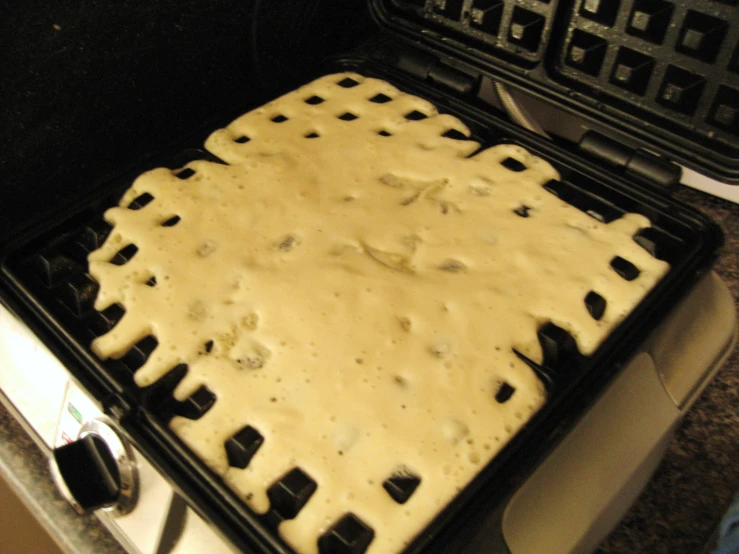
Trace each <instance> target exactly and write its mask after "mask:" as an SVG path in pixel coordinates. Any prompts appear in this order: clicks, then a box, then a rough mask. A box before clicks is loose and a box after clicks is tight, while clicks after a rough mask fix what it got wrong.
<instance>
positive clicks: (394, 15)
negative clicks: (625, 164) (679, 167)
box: [380, 0, 739, 181]
mask: <svg viewBox="0 0 739 554" xmlns="http://www.w3.org/2000/svg"><path fill="white" fill-rule="evenodd" d="M380 3H381V5H382V8H381V9H380V13H381V14H384V19H385V23H387V24H389V25H390V26H396V27H397V25H400V26H401V27H403V26H404V29H403V31H401V32H403V33H407V31H408V30H411V32H412V30H413V29H414V28H415V29H417V28H418V27H419V26H420V27H423V28H424V31H423V33H422V34H424V35H425V36H427V37H435V39H436V40H437V41H438V42H437V45H438V44H442V45H444V47H445V48H447V49H456V50H457V51H459V52H462V53H463V54H462V56H463V57H464V56H468V58H469V59H470V60H471V62H472V63H473V64H476V65H481V66H483V67H485V69H486V70H487V69H488V68H493V71H492V73H493V74H495V73H496V72H497V70H499V69H502V70H504V71H505V72H506V73H508V74H509V75H518V78H519V79H520V78H523V79H525V81H521V82H520V84H522V85H523V86H526V87H530V88H534V89H535V90H536V91H538V92H539V93H542V94H544V95H550V96H551V95H552V94H554V95H557V97H558V98H557V99H555V100H556V101H561V100H564V101H565V102H575V103H576V104H577V105H579V106H581V107H585V108H586V109H587V110H589V111H590V113H591V114H593V115H595V117H598V118H600V117H607V118H608V119H609V120H610V121H611V122H612V123H613V124H615V125H618V126H620V127H622V131H625V132H626V133H628V134H631V131H632V130H636V131H637V132H639V133H641V134H642V136H645V135H646V134H651V136H650V137H649V138H647V139H646V140H647V141H648V142H650V143H652V144H655V140H653V139H654V138H655V135H659V136H657V139H658V140H659V141H661V144H662V145H663V146H664V148H666V149H668V150H670V151H672V152H675V153H676V155H675V156H670V157H674V158H676V159H678V160H681V161H687V162H688V165H691V164H690V162H691V161H692V162H694V164H695V162H696V160H698V162H699V163H698V164H696V165H700V167H698V168H697V169H703V168H704V166H707V167H708V169H707V170H704V172H706V171H707V172H708V173H711V172H712V171H714V170H715V169H716V166H717V165H721V166H722V167H729V168H730V169H729V170H728V174H729V175H728V176H727V177H726V178H727V179H728V180H734V181H737V180H739V0H691V1H690V2H685V1H683V2H681V1H679V0H569V1H568V0H549V1H544V0H384V1H383V0H380ZM383 10H384V11H383ZM399 21H400V22H402V23H399ZM514 80H516V78H515V77H514ZM722 164H723V165H722ZM714 173H716V172H715V171H714ZM718 176H719V177H723V176H724V175H723V173H722V174H721V175H718Z"/></svg>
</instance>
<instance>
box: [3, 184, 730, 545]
mask: <svg viewBox="0 0 739 554" xmlns="http://www.w3.org/2000/svg"><path fill="white" fill-rule="evenodd" d="M676 196H677V198H679V199H681V200H682V201H684V202H687V203H688V204H692V205H693V206H695V207H697V208H698V209H700V210H701V211H703V212H705V213H706V214H708V215H709V216H710V217H712V218H713V219H714V220H715V221H717V222H718V223H719V224H720V225H721V226H722V228H723V229H724V232H725V233H726V245H725V247H724V249H723V251H722V253H721V256H720V257H719V259H718V261H717V263H716V265H715V270H716V272H717V273H718V274H719V275H720V276H721V277H722V278H723V280H724V281H725V282H726V283H727V284H728V286H729V288H730V289H731V292H732V294H733V296H734V298H739V206H737V205H734V204H731V203H730V202H726V201H723V200H719V199H716V198H713V197H710V196H707V195H705V194H702V193H699V192H696V191H693V190H690V189H686V188H683V189H681V190H679V191H678V193H677V194H676ZM738 408H739V351H737V352H734V354H733V355H732V356H731V358H730V359H729V360H728V362H727V363H726V365H725V366H724V367H723V368H722V369H721V371H720V372H719V373H718V374H717V375H716V377H715V379H714V380H713V382H712V383H711V384H710V385H709V386H708V388H707V389H706V390H705V392H704V393H703V395H702V396H701V398H700V399H699V400H698V402H697V403H696V404H695V405H694V407H693V408H692V409H691V411H690V412H689V413H688V415H687V416H686V418H685V420H684V422H683V424H682V426H681V427H680V429H679V430H678V432H677V434H676V436H675V438H674V440H673V441H672V444H671V446H670V448H669V450H668V452H667V455H666V457H665V459H664V461H663V463H662V464H661V466H660V467H659V469H658V470H657V473H656V474H655V476H654V478H653V479H652V481H651V482H650V483H649V484H648V485H647V488H646V489H645V491H644V493H643V494H642V495H641V497H640V498H639V500H638V501H637V503H636V504H635V505H634V506H633V507H632V509H631V510H630V511H629V512H628V514H627V515H626V517H625V519H624V521H623V522H622V523H621V524H620V525H619V527H617V528H616V529H615V530H614V532H613V533H612V534H611V536H610V537H609V538H608V539H607V540H606V541H605V543H604V544H603V545H602V547H601V549H600V554H615V553H642V552H644V553H650V554H659V553H663V552H664V553H670V554H681V553H696V552H700V551H701V549H702V548H703V547H704V546H705V544H706V543H707V541H708V540H709V538H710V536H711V533H712V531H713V530H714V528H715V526H716V524H717V523H718V521H719V519H720V518H721V516H722V514H723V513H724V511H725V510H726V508H727V507H728V505H729V502H730V500H731V498H732V496H733V495H734V493H735V492H736V491H739V410H738ZM0 475H2V476H3V477H5V478H6V479H8V480H9V481H10V482H11V485H12V486H13V487H14V488H15V489H17V490H19V492H20V494H21V496H22V497H23V499H24V501H25V502H26V504H27V505H29V506H31V507H32V509H33V510H34V511H35V512H36V513H37V514H39V517H40V519H41V521H42V524H43V525H44V527H46V528H47V529H48V530H50V531H51V532H52V533H53V534H54V535H55V538H56V539H57V541H58V542H60V544H61V545H62V546H63V547H64V549H65V550H66V551H68V552H80V553H86V552H91V553H92V552H95V553H119V552H121V548H120V547H119V546H118V544H117V543H116V542H115V541H114V540H113V538H112V537H111V536H110V534H109V533H108V532H107V531H106V530H105V529H104V528H103V527H102V525H101V524H100V523H99V522H98V520H97V519H96V518H95V517H93V516H88V517H84V518H81V517H79V516H77V515H76V514H74V512H73V511H72V510H71V508H69V507H68V506H67V504H66V503H65V502H64V500H62V498H61V497H60V496H59V494H58V493H57V491H56V489H55V488H54V486H53V484H52V482H51V478H50V476H49V472H48V469H47V462H46V460H45V458H44V456H43V455H42V453H41V451H40V450H39V449H38V447H37V446H36V445H35V443H33V441H32V440H31V439H30V438H29V437H28V435H27V434H26V433H25V432H24V430H23V429H22V428H21V427H20V426H19V425H18V423H17V422H16V421H14V419H13V418H12V416H11V415H10V414H9V413H8V412H7V411H6V410H5V408H4V407H3V406H2V405H1V404H0Z"/></svg>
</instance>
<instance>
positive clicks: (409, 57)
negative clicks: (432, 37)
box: [396, 51, 480, 96]
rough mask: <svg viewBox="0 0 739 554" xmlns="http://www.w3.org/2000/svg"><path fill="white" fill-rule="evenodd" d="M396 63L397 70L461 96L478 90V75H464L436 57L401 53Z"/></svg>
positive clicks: (415, 52) (463, 72)
mask: <svg viewBox="0 0 739 554" xmlns="http://www.w3.org/2000/svg"><path fill="white" fill-rule="evenodd" d="M396 63H397V67H398V69H401V70H402V71H405V72H406V73H409V74H411V75H413V76H414V77H416V78H418V79H420V80H422V81H428V82H430V83H433V84H436V85H441V86H442V87H444V88H446V89H449V90H451V91H452V92H454V93H456V94H458V95H461V96H467V95H470V94H473V95H476V94H477V90H478V89H479V88H480V75H479V73H475V74H470V73H466V72H465V71H463V70H461V69H460V68H458V67H455V66H452V65H450V64H448V63H444V62H443V61H441V60H440V59H439V58H437V57H436V56H432V55H431V54H426V53H425V52H419V51H408V52H401V53H400V54H399V55H398V57H397V61H396Z"/></svg>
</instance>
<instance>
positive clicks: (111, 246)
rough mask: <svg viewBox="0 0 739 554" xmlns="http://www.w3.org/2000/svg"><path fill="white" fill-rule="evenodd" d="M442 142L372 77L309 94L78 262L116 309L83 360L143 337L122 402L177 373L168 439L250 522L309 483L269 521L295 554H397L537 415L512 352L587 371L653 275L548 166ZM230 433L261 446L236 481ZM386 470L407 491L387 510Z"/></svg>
mask: <svg viewBox="0 0 739 554" xmlns="http://www.w3.org/2000/svg"><path fill="white" fill-rule="evenodd" d="M450 130H453V131H454V132H456V133H457V134H459V133H461V134H462V135H465V136H469V134H470V133H469V130H468V129H467V128H466V127H465V125H464V124H462V123H461V122H460V121H459V120H458V119H456V118H454V117H451V116H449V115H440V114H439V113H438V112H437V110H436V108H435V107H434V106H433V105H431V104H429V103H428V102H426V101H424V100H422V99H420V98H417V97H414V96H411V95H408V94H404V93H402V92H400V91H398V90H397V89H396V88H394V87H393V86H392V85H390V84H388V83H386V82H384V81H380V80H376V79H369V78H364V77H362V76H360V75H356V74H342V75H330V76H326V77H323V78H321V79H319V80H317V81H314V82H313V83H311V84H309V85H307V86H305V87H303V88H300V89H298V90H296V91H293V92H291V93H289V94H287V95H285V96H283V97H282V98H279V99H278V100H275V101H274V102H271V103H270V104H267V105H265V106H264V107H262V108H259V109H257V110H254V111H252V112H250V113H248V114H246V115H244V116H242V117H240V118H239V119H237V120H236V121H234V122H233V123H231V124H230V125H229V126H228V127H227V128H225V129H221V130H219V131H216V132H215V133H214V134H213V135H212V136H211V137H210V138H209V139H208V141H207V143H206V147H207V149H208V150H209V151H210V152H212V153H213V154H215V155H216V156H218V157H219V158H221V159H222V160H224V161H225V162H227V164H228V165H223V164H216V163H211V162H206V161H197V162H192V163H190V164H188V166H187V169H188V171H186V172H185V173H180V172H177V171H170V170H168V169H155V170H153V171H150V172H148V173H145V174H143V175H141V176H140V177H139V178H138V179H137V180H136V181H135V183H134V184H133V186H132V187H131V189H130V190H129V191H128V192H127V193H126V194H125V195H124V197H123V198H122V200H121V203H120V207H117V208H113V209H111V210H109V211H108V212H107V213H106V215H105V217H106V219H107V220H108V221H109V222H110V223H111V224H113V225H114V229H113V231H112V233H111V235H110V237H109V238H108V240H107V241H106V243H105V244H104V245H103V247H102V248H100V249H99V250H97V251H95V252H93V253H92V254H91V255H90V258H89V260H90V272H91V274H92V275H93V276H94V278H95V279H96V280H97V281H98V282H99V283H100V285H101V288H100V293H99V296H98V298H97V301H96V304H95V307H96V308H97V309H99V310H102V309H104V308H106V307H107V306H109V305H111V304H113V303H120V304H121V305H122V306H123V307H124V308H125V310H126V313H125V315H124V316H123V318H122V320H121V321H120V322H119V323H118V325H117V326H116V327H114V328H113V330H112V331H110V332H109V333H107V334H106V335H103V336H102V337H100V338H98V339H97V340H95V341H94V342H93V345H92V347H93V350H94V351H95V352H96V353H97V354H98V355H99V356H100V357H101V358H108V357H113V358H116V357H120V356H122V355H124V354H125V353H126V352H127V351H128V350H129V349H130V348H131V346H132V345H133V344H135V343H136V342H137V341H139V340H141V339H142V338H144V337H146V336H148V335H153V336H154V337H156V339H157V340H158V346H157V348H156V349H155V350H154V351H153V353H152V354H151V356H150V357H149V359H148V361H147V362H146V363H145V365H144V366H143V367H141V368H140V369H139V370H138V371H137V372H136V375H135V379H136V382H137V383H138V384H139V385H140V386H146V385H150V384H151V383H153V382H155V381H156V380H157V379H159V378H160V377H162V376H163V375H164V374H166V373H167V372H168V371H169V370H170V369H171V368H173V367H174V366H176V365H178V364H181V363H185V364H187V365H188V373H187V375H186V377H185V378H184V380H183V381H182V382H181V383H180V385H179V386H178V388H177V390H176V391H175V396H176V397H177V398H178V399H184V398H187V397H188V396H189V395H190V394H192V393H193V392H194V391H195V390H197V389H198V388H199V387H201V386H202V385H205V386H206V387H207V388H208V389H209V390H210V391H212V392H213V393H214V394H215V396H216V398H217V400H216V402H215V404H214V405H213V407H212V408H211V409H210V410H209V411H208V412H207V413H206V414H205V415H204V416H203V417H201V418H200V419H197V420H189V419H185V418H175V419H173V420H172V422H171V427H172V429H173V430H174V432H175V433H176V434H177V435H178V436H179V437H180V438H181V439H182V440H183V441H184V442H185V443H186V444H187V445H189V447H190V448H192V450H193V451H195V452H196V453H197V454H198V455H199V456H200V457H201V458H202V459H203V460H204V461H205V462H206V463H207V464H208V465H209V466H210V468H211V469H212V470H213V471H215V472H216V473H218V474H219V475H221V476H222V477H223V479H224V480H225V482H226V483H228V485H229V486H231V487H232V488H233V490H234V491H236V492H237V493H238V494H239V495H240V496H241V497H242V498H243V499H244V501H245V502H246V503H247V504H248V505H249V506H250V507H251V508H253V509H254V510H255V511H256V512H259V513H263V512H266V511H267V510H268V509H269V504H270V502H269V499H268V497H267V492H266V491H267V489H268V488H269V487H270V486H272V485H273V484H274V483H275V482H276V481H278V480H279V479H280V478H281V477H283V476H284V475H285V474H287V473H288V472H289V471H290V470H292V469H293V468H296V467H298V468H300V469H301V470H302V471H303V472H304V474H305V475H307V476H308V477H309V478H310V479H311V480H313V481H314V482H315V483H316V485H317V487H316V489H315V491H314V492H313V493H312V494H311V495H310V497H309V499H308V501H307V503H306V504H305V505H304V507H303V508H302V509H301V510H300V511H299V513H298V514H297V516H296V517H294V518H293V519H290V520H286V521H284V522H283V523H282V524H280V526H279V532H280V535H281V536H282V537H283V538H284V540H285V541H287V543H289V544H290V545H291V546H292V547H293V548H294V549H295V550H296V551H298V552H301V553H313V552H317V551H318V539H319V537H320V536H321V535H322V534H324V533H325V532H326V531H327V530H329V529H331V528H332V527H334V525H335V524H336V523H337V522H339V521H340V520H341V518H342V517H344V516H345V515H346V514H348V513H351V514H353V516H354V517H355V518H356V520H357V521H360V522H362V523H363V525H366V526H367V527H368V528H370V529H371V530H372V532H373V535H372V537H373V538H372V541H371V543H370V546H369V549H368V552H374V553H387V552H397V551H400V550H402V549H403V548H404V546H405V545H407V544H408V543H409V542H410V541H411V540H412V539H413V537H414V536H415V535H416V534H417V533H419V532H420V531H421V530H422V529H423V528H424V527H425V526H426V525H427V524H428V523H429V522H430V521H431V519H433V518H434V516H435V515H437V514H438V513H439V511H440V510H442V508H443V507H444V506H445V505H446V504H448V503H449V502H450V501H451V500H452V498H454V496H455V495H456V494H457V493H458V491H460V490H461V489H462V488H464V487H465V486H466V485H467V484H468V483H469V482H470V480H471V479H472V478H473V477H474V476H475V475H476V474H477V473H478V472H479V471H480V470H481V469H482V468H483V467H485V465H486V464H487V463H488V462H490V460H491V459H492V458H493V457H494V456H495V455H496V453H497V452H499V451H500V449H501V448H502V447H503V446H504V445H505V444H506V443H507V442H508V441H509V439H510V438H511V437H512V436H513V435H515V434H516V432H518V431H519V430H520V429H521V428H522V426H524V425H525V424H526V422H527V421H528V420H529V419H530V418H531V417H532V415H533V414H534V413H535V412H536V411H537V410H538V409H539V408H540V407H541V406H542V405H543V403H544V402H545V401H546V392H545V389H544V387H543V385H542V383H541V382H540V381H539V379H538V378H537V376H536V375H535V373H534V372H533V371H532V370H531V369H530V368H529V367H528V366H527V365H525V364H524V363H522V362H521V361H520V360H519V358H518V357H517V356H516V355H515V354H514V352H513V351H514V349H516V350H518V351H520V352H522V353H523V354H525V355H527V356H528V357H530V358H531V359H533V360H541V356H542V354H541V349H540V347H539V345H538V342H537V339H536V331H537V329H538V328H539V327H540V326H542V325H543V324H544V323H546V322H553V323H555V324H556V325H558V326H560V327H562V328H564V329H566V330H568V331H569V332H570V333H571V334H572V335H573V336H574V337H575V339H576V341H577V344H578V347H579V348H580V350H581V352H583V353H585V354H588V353H591V352H593V351H594V350H595V349H596V348H597V347H598V345H599V344H600V343H601V342H602V340H603V339H604V338H605V337H606V336H607V335H608V334H609V333H610V332H611V330H612V329H613V328H614V326H616V325H617V324H618V323H619V321H621V320H622V319H623V318H624V316H625V315H626V314H628V313H629V311H630V310H631V309H632V308H633V307H634V306H635V305H636V304H637V303H638V302H639V301H640V299H641V298H642V297H643V296H644V295H645V294H646V292H647V291H648V290H649V289H650V288H651V287H653V285H654V284H655V283H656V282H657V280H658V279H659V278H660V277H661V276H662V275H663V274H664V273H665V271H666V269H667V265H666V264H665V263H664V262H661V261H658V260H656V259H654V258H653V257H651V256H650V255H649V254H648V253H647V252H646V251H645V250H643V249H642V248H641V247H640V246H638V245H637V244H636V243H635V242H634V241H633V239H632V236H633V235H634V234H635V233H636V232H637V231H638V230H639V229H641V228H643V227H647V226H649V221H648V220H647V219H646V218H644V217H642V216H639V215H635V214H626V215H624V216H623V217H621V218H619V219H617V220H615V221H613V222H611V223H609V224H605V223H601V222H600V221H598V220H596V219H594V218H592V217H589V216H588V215H586V214H584V213H582V212H580V211H579V210H577V209H575V208H573V207H571V206H569V205H568V204H566V203H564V202H562V201H561V200H559V199H558V198H557V197H556V196H554V195H553V194H550V193H549V192H547V191H546V190H545V189H544V188H542V185H543V184H544V183H546V182H547V181H549V180H551V179H555V180H556V179H558V174H557V172H556V171H555V170H554V169H553V168H552V167H551V166H550V165H549V164H548V163H546V162H545V161H543V160H541V159H539V158H537V157H534V156H532V155H530V154H529V153H528V152H526V151H525V150H524V149H522V148H520V147H518V146H514V145H500V146H495V147H493V148H489V149H487V150H482V151H478V149H479V144H477V143H476V142H474V141H469V140H458V139H457V138H454V136H451V137H450V136H449V135H450V133H449V131H450ZM452 135H453V133H452ZM178 173H179V174H178ZM142 195H143V196H142ZM137 198H138V199H139V201H138V203H137V204H135V205H134V206H135V207H138V206H140V205H141V204H143V203H144V202H145V200H150V201H149V202H148V203H146V205H145V206H143V207H141V208H140V209H129V205H131V203H132V202H133V201H134V200H135V199H137ZM130 244H133V245H135V246H136V247H137V248H138V251H137V252H136V254H135V255H134V256H133V258H132V259H130V261H128V262H127V263H125V264H123V265H115V264H112V263H110V261H111V260H112V259H113V258H114V256H115V255H116V253H117V252H118V251H119V250H121V249H122V248H124V247H126V246H128V245H130ZM616 256H619V257H621V258H623V259H624V260H627V261H628V262H630V263H631V264H633V266H635V268H637V269H638V271H637V273H638V277H636V278H635V279H633V280H631V281H628V280H626V279H624V278H623V277H622V276H620V275H619V274H618V273H617V272H616V271H614V268H613V267H611V261H612V260H613V258H614V257H616ZM591 292H595V293H597V294H598V295H599V296H600V297H602V298H603V299H605V301H606V305H605V311H603V312H602V314H600V313H599V314H596V315H598V316H600V319H596V317H594V316H593V315H592V314H591V313H590V312H589V311H588V309H587V307H586V303H585V300H584V299H585V297H586V296H587V295H588V294H589V293H591ZM247 426H249V427H251V428H252V429H253V430H255V431H257V432H258V433H259V435H261V437H262V438H263V442H262V443H261V446H259V448H258V450H257V451H256V453H255V454H254V455H253V457H252V458H251V460H250V461H249V462H248V464H247V466H246V467H245V468H243V469H242V468H239V467H232V466H231V465H229V461H228V457H227V454H226V449H225V447H224V444H225V443H226V441H227V440H228V439H229V438H231V437H232V436H234V435H235V434H237V433H238V432H239V431H241V430H243V429H244V428H245V427H247ZM394 475H395V476H397V475H405V476H412V477H414V478H415V479H412V480H411V481H413V482H414V483H417V486H416V488H415V489H414V490H412V492H411V494H410V497H409V498H408V499H407V501H405V503H401V502H399V501H398V500H396V499H393V498H392V496H391V495H390V494H389V493H388V491H387V490H386V489H385V487H384V486H383V484H384V483H385V484H387V480H388V479H389V478H390V477H392V476H394Z"/></svg>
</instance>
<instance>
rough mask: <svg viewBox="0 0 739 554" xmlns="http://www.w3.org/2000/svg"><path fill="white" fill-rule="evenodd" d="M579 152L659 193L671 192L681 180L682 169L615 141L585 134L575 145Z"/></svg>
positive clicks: (642, 150)
mask: <svg viewBox="0 0 739 554" xmlns="http://www.w3.org/2000/svg"><path fill="white" fill-rule="evenodd" d="M578 147H579V150H580V152H582V153H583V154H586V155H587V156H589V157H591V158H596V159H598V160H599V161H604V162H606V163H607V164H609V165H611V166H613V167H615V168H618V169H621V170H622V171H623V172H624V174H626V175H628V176H632V177H638V178H640V179H643V180H645V181H647V182H648V183H649V184H653V185H657V186H658V187H659V188H660V189H663V190H668V191H671V190H674V189H675V188H676V187H677V185H678V183H680V178H681V177H682V168H681V167H680V166H679V165H677V164H675V163H673V162H670V161H668V160H666V159H664V158H661V157H659V156H657V155H655V154H652V153H651V152H648V151H647V150H644V149H642V148H632V147H631V146H627V145H626V144H623V143H621V142H618V141H617V140H614V139H612V138H610V137H607V136H605V135H602V134H600V133H598V132H597V131H593V130H589V131H587V132H585V134H583V136H582V138H581V139H580V143H579V145H578Z"/></svg>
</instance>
